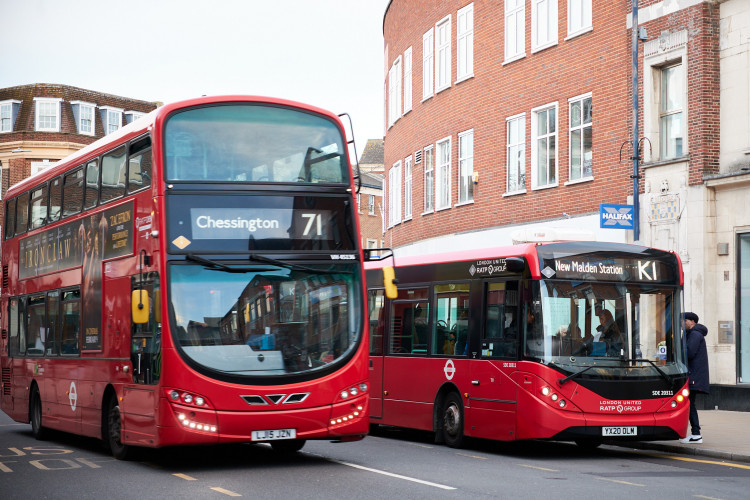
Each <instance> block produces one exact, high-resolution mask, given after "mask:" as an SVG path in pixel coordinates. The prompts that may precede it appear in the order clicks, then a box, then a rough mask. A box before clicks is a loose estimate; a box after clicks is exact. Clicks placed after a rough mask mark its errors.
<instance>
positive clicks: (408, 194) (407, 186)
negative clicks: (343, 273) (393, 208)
mask: <svg viewBox="0 0 750 500" xmlns="http://www.w3.org/2000/svg"><path fill="white" fill-rule="evenodd" d="M411 187H412V182H411V156H409V157H407V158H406V159H405V160H404V220H408V219H411V204H412V203H411V200H412V188H411Z"/></svg>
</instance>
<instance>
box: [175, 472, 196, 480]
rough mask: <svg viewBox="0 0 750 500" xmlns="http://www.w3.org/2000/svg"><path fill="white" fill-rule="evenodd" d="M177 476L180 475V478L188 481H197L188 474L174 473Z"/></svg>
mask: <svg viewBox="0 0 750 500" xmlns="http://www.w3.org/2000/svg"><path fill="white" fill-rule="evenodd" d="M172 475H173V476H175V477H179V478H180V479H185V480H186V481H197V479H195V478H194V477H191V476H188V475H187V474H179V473H177V474H172Z"/></svg>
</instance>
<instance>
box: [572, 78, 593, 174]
mask: <svg viewBox="0 0 750 500" xmlns="http://www.w3.org/2000/svg"><path fill="white" fill-rule="evenodd" d="M586 100H590V101H591V105H590V106H591V108H592V111H591V114H592V115H593V106H594V103H593V96H592V94H591V92H587V93H586V94H581V95H579V96H576V97H571V98H570V99H568V182H566V183H565V185H566V186H567V185H568V184H576V183H578V182H585V181H590V180H593V179H594V164H593V162H594V157H593V156H594V147H593V139H592V145H591V151H590V152H589V155H590V157H589V159H588V161H589V162H590V165H589V167H588V168H586V166H585V165H586V161H587V160H586V158H585V152H584V150H583V145H584V143H585V141H584V135H585V132H586V129H590V131H591V134H592V137H593V126H592V125H593V117H592V119H591V121H589V122H584V118H585V116H584V114H583V103H584V101H586ZM576 103H579V104H580V106H579V108H580V111H579V113H580V116H579V118H580V119H581V120H580V122H579V124H578V125H575V126H574V125H573V118H574V115H575V114H576V113H575V111H574V110H573V107H574V105H575V104H576ZM575 132H580V136H579V138H578V139H574V137H573V135H574V134H575ZM576 142H578V145H579V146H580V148H581V157H580V160H581V164H580V165H578V166H575V165H573V146H575V145H576ZM574 168H576V169H578V170H579V171H580V174H579V177H578V178H576V179H574V178H573V175H574V173H575V172H574Z"/></svg>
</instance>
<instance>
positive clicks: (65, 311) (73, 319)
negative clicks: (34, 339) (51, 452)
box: [29, 287, 84, 432]
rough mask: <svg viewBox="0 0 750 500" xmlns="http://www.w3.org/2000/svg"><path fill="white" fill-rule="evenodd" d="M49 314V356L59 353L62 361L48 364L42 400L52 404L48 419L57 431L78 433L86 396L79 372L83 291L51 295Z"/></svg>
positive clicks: (67, 290) (64, 291) (74, 290)
mask: <svg viewBox="0 0 750 500" xmlns="http://www.w3.org/2000/svg"><path fill="white" fill-rule="evenodd" d="M58 302H59V304H58ZM29 312H31V311H29ZM47 314H48V318H47V321H48V325H49V327H48V330H47V333H48V335H47V348H48V354H49V355H53V356H54V355H56V354H57V353H58V352H59V356H60V359H59V361H55V362H52V363H48V364H47V371H46V372H45V373H44V374H43V375H44V385H45V389H46V392H47V394H46V395H45V394H42V400H43V401H50V403H52V404H50V405H49V406H50V408H51V410H50V413H49V414H47V415H45V416H46V417H49V418H51V419H54V420H57V421H58V425H57V426H56V428H59V429H60V430H64V431H67V432H79V431H80V421H81V412H82V410H81V408H82V404H81V397H82V395H83V394H84V391H83V390H81V387H80V373H81V370H79V369H76V367H78V366H80V360H81V358H80V356H81V340H82V338H83V336H82V335H81V332H82V324H81V290H80V288H78V287H75V288H71V289H63V290H61V291H60V293H59V294H53V293H50V294H49V296H48V304H47ZM31 317H32V316H30V318H31ZM53 339H54V341H53ZM50 349H51V351H50ZM58 349H59V351H58Z"/></svg>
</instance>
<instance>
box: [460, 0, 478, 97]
mask: <svg viewBox="0 0 750 500" xmlns="http://www.w3.org/2000/svg"><path fill="white" fill-rule="evenodd" d="M456 22H457V26H456V45H457V48H456V79H457V80H458V81H459V82H460V81H461V80H465V79H467V78H470V77H472V76H474V4H473V3H470V4H469V5H467V6H466V7H464V8H463V9H460V10H459V11H458V16H457V21H456Z"/></svg>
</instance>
